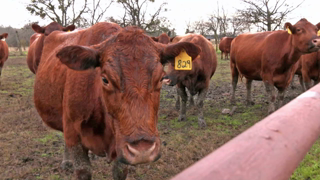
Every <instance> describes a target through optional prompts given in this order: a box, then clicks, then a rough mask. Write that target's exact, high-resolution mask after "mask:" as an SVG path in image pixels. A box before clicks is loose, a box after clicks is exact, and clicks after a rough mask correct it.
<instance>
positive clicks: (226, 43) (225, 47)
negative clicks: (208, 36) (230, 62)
mask: <svg viewBox="0 0 320 180" xmlns="http://www.w3.org/2000/svg"><path fill="white" fill-rule="evenodd" d="M233 39H234V38H233V37H223V38H221V39H220V44H219V49H220V51H221V60H222V59H223V53H224V54H225V59H228V54H229V53H230V50H231V42H232V40H233Z"/></svg>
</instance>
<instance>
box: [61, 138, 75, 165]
mask: <svg viewBox="0 0 320 180" xmlns="http://www.w3.org/2000/svg"><path fill="white" fill-rule="evenodd" d="M72 166H73V163H72V160H71V154H70V152H69V149H68V148H67V145H66V144H64V153H63V160H62V163H61V165H60V167H61V168H62V169H63V170H71V169H72Z"/></svg>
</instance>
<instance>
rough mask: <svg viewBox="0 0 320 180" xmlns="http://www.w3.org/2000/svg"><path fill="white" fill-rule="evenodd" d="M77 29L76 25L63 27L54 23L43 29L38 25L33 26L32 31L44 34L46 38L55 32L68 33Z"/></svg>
mask: <svg viewBox="0 0 320 180" xmlns="http://www.w3.org/2000/svg"><path fill="white" fill-rule="evenodd" d="M75 28H76V27H75V25H70V26H67V27H63V26H61V25H60V24H59V23H57V22H52V23H50V24H49V25H47V26H44V27H41V26H39V25H38V24H32V29H33V30H34V31H35V32H36V33H40V34H44V35H46V36H48V35H49V34H50V33H52V32H53V31H66V32H67V31H73V30H74V29H75Z"/></svg>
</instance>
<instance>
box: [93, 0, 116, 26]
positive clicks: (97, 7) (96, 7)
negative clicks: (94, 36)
mask: <svg viewBox="0 0 320 180" xmlns="http://www.w3.org/2000/svg"><path fill="white" fill-rule="evenodd" d="M103 2H104V3H105V0H103ZM113 2H114V1H113V0H111V1H108V2H107V3H105V5H104V6H103V5H101V0H97V3H96V0H93V2H92V10H90V16H91V21H90V25H94V24H96V23H97V22H99V21H100V20H101V19H102V17H103V15H104V14H105V12H106V11H107V10H108V9H109V7H110V6H111V4H112V3H113Z"/></svg>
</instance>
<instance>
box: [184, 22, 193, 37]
mask: <svg viewBox="0 0 320 180" xmlns="http://www.w3.org/2000/svg"><path fill="white" fill-rule="evenodd" d="M186 26H187V29H186V32H185V34H188V33H194V30H192V28H193V26H192V24H191V22H190V21H188V22H186Z"/></svg>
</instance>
